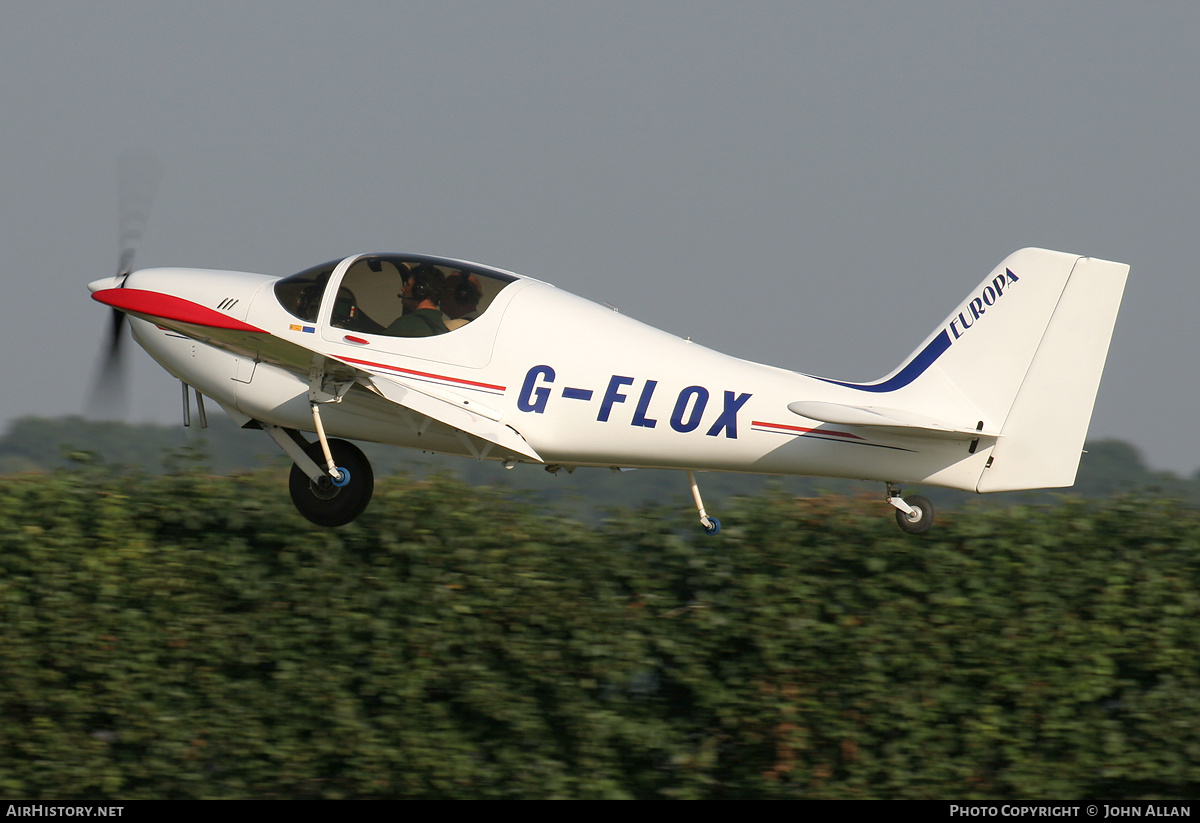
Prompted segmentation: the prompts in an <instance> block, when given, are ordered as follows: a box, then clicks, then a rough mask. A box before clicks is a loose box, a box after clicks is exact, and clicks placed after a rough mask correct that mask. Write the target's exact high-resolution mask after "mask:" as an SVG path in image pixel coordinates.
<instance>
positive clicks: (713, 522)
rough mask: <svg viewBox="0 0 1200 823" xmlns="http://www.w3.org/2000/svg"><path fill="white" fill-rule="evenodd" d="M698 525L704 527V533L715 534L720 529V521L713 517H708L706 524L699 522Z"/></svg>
mask: <svg viewBox="0 0 1200 823" xmlns="http://www.w3.org/2000/svg"><path fill="white" fill-rule="evenodd" d="M700 527H701V528H702V529H704V533H705V534H716V533H717V532H719V531H720V530H721V521H720V520H718V519H717V518H715V517H710V518H708V525H707V526H706V525H704V524H703V523H701V524H700Z"/></svg>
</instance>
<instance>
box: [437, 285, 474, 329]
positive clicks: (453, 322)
mask: <svg viewBox="0 0 1200 823" xmlns="http://www.w3.org/2000/svg"><path fill="white" fill-rule="evenodd" d="M481 297H483V287H482V286H480V285H479V275H477V274H470V273H468V272H465V271H456V272H453V273H452V274H451V275H450V276H449V277H447V278H446V288H445V291H444V292H443V293H442V313H443V314H444V315H446V317H448V318H450V319H449V320H447V321H446V328H448V329H449V330H450V331H454V330H455V329H458V328H462V327H463V326H465V325H467V324H468V323H470V322H471V321H472V320H474V319H475V317H476V313H477V312H478V310H479V299H480V298H481Z"/></svg>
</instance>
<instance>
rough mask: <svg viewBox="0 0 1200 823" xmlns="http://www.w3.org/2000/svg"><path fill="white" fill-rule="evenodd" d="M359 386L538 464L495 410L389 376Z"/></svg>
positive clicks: (368, 379)
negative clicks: (363, 386)
mask: <svg viewBox="0 0 1200 823" xmlns="http://www.w3.org/2000/svg"><path fill="white" fill-rule="evenodd" d="M359 382H360V383H361V384H363V385H366V386H367V387H368V388H369V389H371V390H372V391H374V392H375V393H376V394H378V395H379V396H380V397H383V398H385V399H387V400H390V401H391V402H393V403H395V404H397V405H399V406H404V407H405V408H406V409H412V410H413V411H415V412H416V413H418V414H423V415H425V416H426V417H431V418H433V419H434V420H437V421H438V422H441V423H445V424H446V425H447V426H451V427H453V428H456V429H459V430H460V431H463V432H466V433H467V434H471V435H474V436H475V437H478V438H480V439H482V440H486V441H488V442H489V443H495V444H496V445H497V446H500V447H502V448H504V449H508V450H509V451H513V452H516V453H517V454H522V455H524V456H526V457H529V458H532V459H533V460H536V461H538V462H539V463H544V462H546V461H544V460H542V458H541V456H539V455H538V453H537V452H536V451H534V450H533V448H532V447H531V446H530V445H529V444H528V443H527V442H525V438H524V437H522V436H521V435H520V434H519V433H518V432H517V431H516V430H515V429H513V428H512V427H511V426H506V425H505V424H504V423H503V422H501V419H500V417H501V415H500V413H499V412H497V411H495V410H494V409H489V408H488V407H487V406H484V405H482V404H480V403H479V402H477V401H475V400H469V399H467V398H465V397H462V396H461V395H456V394H452V393H450V392H441V391H436V390H431V389H429V388H427V387H421V388H417V387H416V386H414V385H413V384H411V383H408V382H406V381H404V380H402V379H399V378H396V377H393V376H391V375H388V376H386V377H385V376H384V375H382V374H374V373H373V374H370V375H369V376H368V377H366V378H365V379H363V378H360V379H359Z"/></svg>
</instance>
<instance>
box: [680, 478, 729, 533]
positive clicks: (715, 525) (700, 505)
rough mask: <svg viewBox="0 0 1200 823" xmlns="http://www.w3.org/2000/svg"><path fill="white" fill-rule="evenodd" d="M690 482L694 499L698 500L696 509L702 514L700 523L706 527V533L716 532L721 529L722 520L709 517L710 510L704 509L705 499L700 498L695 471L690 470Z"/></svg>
mask: <svg viewBox="0 0 1200 823" xmlns="http://www.w3.org/2000/svg"><path fill="white" fill-rule="evenodd" d="M687 476H688V483H690V484H691V486H692V499H693V500H695V501H696V511H697V512H699V514H700V525H701V526H702V527H703V528H704V533H705V534H716V533H717V532H719V531H720V530H721V521H720V520H718V519H717V518H715V517H709V516H708V512H706V511H705V510H704V501H703V500H701V499H700V487H699V486H698V485H696V475H695V473H694V472H690V471H689V472H688V473H687Z"/></svg>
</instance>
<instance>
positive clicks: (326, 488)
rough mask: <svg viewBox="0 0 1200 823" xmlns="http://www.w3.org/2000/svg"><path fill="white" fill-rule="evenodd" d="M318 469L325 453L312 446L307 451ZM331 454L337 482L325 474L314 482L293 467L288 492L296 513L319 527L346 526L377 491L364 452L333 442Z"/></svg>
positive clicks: (316, 444)
mask: <svg viewBox="0 0 1200 823" xmlns="http://www.w3.org/2000/svg"><path fill="white" fill-rule="evenodd" d="M305 451H307V452H308V456H309V457H311V458H312V459H313V460H314V461H315V462H316V463H317V465H318V466H324V465H325V453H324V452H323V451H322V450H321V444H320V443H310V444H309V445H308V447H307V448H306V449H305ZM329 451H330V453H331V454H332V455H333V462H334V464H335V465H337V467H338V469H339V470H340V471H341V477H339V478H338V479H337V480H334V479H333V478H332V477H330V476H328V475H325V476H323V477H321V478H320V479H319V480H311V479H309V477H308V475H307V474H305V473H304V472H303V471H301V470H300V467H299V466H296V465H294V464H293V466H292V473H291V475H290V476H289V477H288V491H290V492H291V494H292V503H293V504H294V505H295V506H296V510H297V511H298V512H300V514H302V515H304V517H305V518H306V519H307V520H308V521H310V522H312V523H315V524H317V525H318V526H326V527H330V528H332V527H335V526H344V525H346V524H347V523H349V522H350V521H351V520H353V519H354V518H356V517H358V516H359V515H360V514H362V513H363V510H364V509H365V508H366V507H367V504H368V503H370V502H371V495H372V493H374V491H375V474H374V472H372V471H371V462H370V461H369V460H367V456H366V455H365V454H363V453H362V450H360V449H359V448H358V446H355V445H354V444H353V443H349V442H347V441H345V440H330V441H329Z"/></svg>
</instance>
